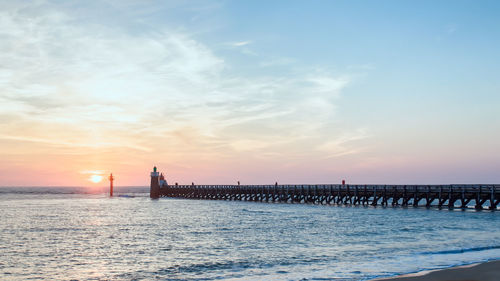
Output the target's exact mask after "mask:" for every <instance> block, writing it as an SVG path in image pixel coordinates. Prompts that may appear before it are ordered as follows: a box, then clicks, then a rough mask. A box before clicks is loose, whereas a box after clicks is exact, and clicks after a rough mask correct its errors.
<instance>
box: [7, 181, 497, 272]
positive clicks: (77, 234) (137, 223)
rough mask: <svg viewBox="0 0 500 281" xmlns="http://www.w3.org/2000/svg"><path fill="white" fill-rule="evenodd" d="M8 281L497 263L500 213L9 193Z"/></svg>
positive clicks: (139, 191)
mask: <svg viewBox="0 0 500 281" xmlns="http://www.w3.org/2000/svg"><path fill="white" fill-rule="evenodd" d="M0 218H1V219H0V280H42V279H43V280H47V279H49V280H153V279H154V280H371V279H373V278H377V277H389V276H394V275H399V274H405V273H412V272H418V271H422V270H431V269H440V268H446V267H450V266H456V265H464V264H471V263H478V262H484V261H488V260H495V259H500V212H499V211H495V212H493V211H486V210H485V211H475V210H465V211H463V210H448V209H446V210H438V209H433V208H431V209H426V208H413V207H408V208H402V207H363V206H329V205H314V204H284V203H257V202H244V201H243V202H242V201H217V200H189V199H173V198H160V199H157V200H152V199H150V198H149V193H148V188H147V187H121V188H120V187H117V188H116V189H115V196H114V197H113V198H110V197H109V196H108V194H107V193H106V192H105V190H104V189H102V190H95V189H88V188H76V187H71V188H70V187H57V188H56V187H43V188H42V187H31V188H29V187H15V188H13V187H3V188H0Z"/></svg>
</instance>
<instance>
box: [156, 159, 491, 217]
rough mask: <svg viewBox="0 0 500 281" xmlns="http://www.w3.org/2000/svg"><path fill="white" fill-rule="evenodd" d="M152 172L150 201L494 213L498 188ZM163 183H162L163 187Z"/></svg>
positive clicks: (488, 186) (470, 185) (467, 185)
mask: <svg viewBox="0 0 500 281" xmlns="http://www.w3.org/2000/svg"><path fill="white" fill-rule="evenodd" d="M159 177H160V175H159V173H158V172H157V171H156V167H155V169H154V172H152V173H151V190H150V196H151V198H159V197H176V198H190V199H211V200H240V201H259V202H282V203H312V204H337V205H340V204H342V205H371V206H413V207H418V206H424V207H439V208H450V209H452V208H462V209H465V208H468V206H474V207H475V208H476V209H479V210H480V209H490V210H495V209H497V206H498V204H499V202H500V185H496V184H485V185H472V184H466V185H455V184H453V185H348V184H347V185H346V184H320V185H278V184H274V185H194V184H192V185H177V184H175V185H167V184H166V182H165V181H160V178H159ZM162 183H163V184H162Z"/></svg>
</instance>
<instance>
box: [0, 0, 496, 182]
mask: <svg viewBox="0 0 500 281" xmlns="http://www.w3.org/2000/svg"><path fill="white" fill-rule="evenodd" d="M499 40H500V4H499V3H498V1H84V2H76V1H23V2H13V1H2V2H0V51H1V52H0V121H1V126H0V145H1V148H0V154H1V155H2V156H3V157H2V160H0V176H1V177H0V178H3V179H4V182H0V184H14V185H23V184H33V182H31V181H29V180H28V181H27V180H26V179H23V178H22V177H20V176H17V175H15V174H13V173H12V171H15V170H16V169H18V168H20V167H21V168H23V169H26V170H27V171H30V172H31V173H33V174H35V175H39V177H38V178H37V179H36V180H35V179H34V180H32V181H34V182H35V183H47V184H64V181H66V182H67V181H70V180H71V181H76V182H78V180H80V178H79V177H87V175H88V174H89V173H88V171H94V172H95V171H101V172H102V173H105V172H108V171H111V170H113V171H115V172H114V173H115V174H117V175H119V174H120V173H121V174H122V177H124V178H123V180H124V183H126V184H140V183H141V182H143V181H144V178H143V177H142V176H141V174H143V173H144V171H147V170H148V169H149V168H150V166H152V165H153V164H157V165H159V166H160V167H163V168H164V170H168V171H169V174H171V177H172V178H173V179H175V180H177V181H180V182H182V181H185V182H188V183H190V182H191V181H193V180H195V181H204V182H210V183H217V182H233V181H235V180H236V179H240V180H244V181H246V182H253V183H266V182H274V181H275V180H279V181H281V182H337V181H339V180H340V179H341V178H347V179H348V180H350V181H353V182H359V183H451V182H498V181H500V176H499V173H498V171H497V169H496V168H495V167H498V165H499V164H500V160H499V159H500V158H499V157H498V156H499V155H500V146H499V145H498V144H497V141H496V140H498V138H499V137H500V133H499V132H500V118H499V117H498V109H497V107H498V106H499V105H500V83H499V81H498V73H500V71H499V70H500V69H499V68H500V67H499V65H500V56H499V55H498V54H497V53H498V51H497V50H498V49H499V46H500V44H499V43H500V42H499ZM75 155H78V157H76V158H75ZM47 158H50V159H55V161H54V163H55V164H54V165H55V166H54V167H50V169H47V168H46V167H45V165H44V161H45V159H47ZM56 164H57V165H56ZM61 175H64V176H61ZM56 178H57V179H61V181H58V180H55V179H56Z"/></svg>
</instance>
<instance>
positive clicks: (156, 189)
mask: <svg viewBox="0 0 500 281" xmlns="http://www.w3.org/2000/svg"><path fill="white" fill-rule="evenodd" d="M149 197H151V198H153V199H156V198H160V173H158V171H157V170H156V166H155V167H154V168H153V171H152V172H151V186H150V189H149Z"/></svg>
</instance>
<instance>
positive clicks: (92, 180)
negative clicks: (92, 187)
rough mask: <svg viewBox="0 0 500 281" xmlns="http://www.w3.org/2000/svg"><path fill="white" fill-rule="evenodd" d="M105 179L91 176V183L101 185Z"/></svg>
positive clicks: (99, 176)
mask: <svg viewBox="0 0 500 281" xmlns="http://www.w3.org/2000/svg"><path fill="white" fill-rule="evenodd" d="M102 179H103V176H101V175H91V176H90V177H89V181H91V182H93V183H100V182H101V181H102Z"/></svg>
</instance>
